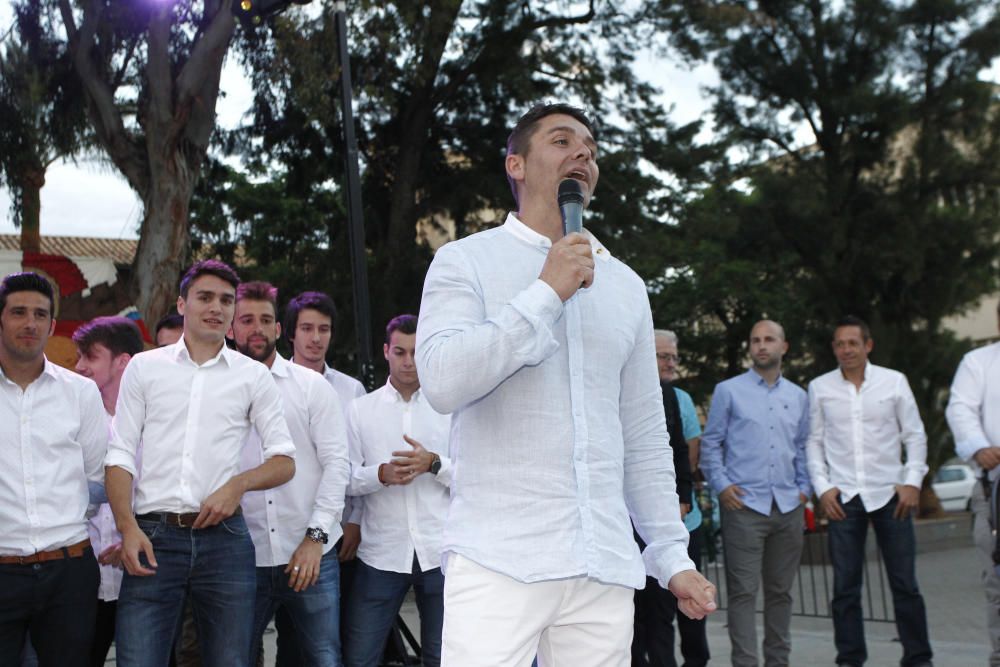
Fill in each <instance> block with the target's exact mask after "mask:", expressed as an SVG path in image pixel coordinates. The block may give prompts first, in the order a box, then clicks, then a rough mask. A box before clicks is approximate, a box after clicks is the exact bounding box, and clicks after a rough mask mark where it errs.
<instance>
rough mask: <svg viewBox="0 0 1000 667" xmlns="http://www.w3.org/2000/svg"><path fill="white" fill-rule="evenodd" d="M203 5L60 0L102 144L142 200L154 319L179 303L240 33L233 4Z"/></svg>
mask: <svg viewBox="0 0 1000 667" xmlns="http://www.w3.org/2000/svg"><path fill="white" fill-rule="evenodd" d="M195 4H196V3H194V2H193V1H187V0H179V1H177V2H118V1H117V0H83V1H82V2H80V3H79V5H78V6H77V7H76V8H74V6H73V4H72V3H71V2H70V0H59V8H60V13H61V15H62V19H63V24H64V26H65V29H66V33H67V35H68V38H69V49H70V51H71V53H72V55H73V62H74V65H75V68H76V71H77V73H78V75H79V77H80V81H81V84H82V87H83V91H84V98H85V100H86V111H87V115H88V117H89V119H90V122H91V124H92V126H93V129H94V136H95V139H96V142H97V143H98V145H99V146H100V147H101V148H102V149H103V150H104V151H105V152H106V153H107V155H108V158H109V159H110V160H111V162H112V163H113V164H114V165H115V167H117V169H118V170H119V171H120V172H121V173H122V175H123V176H124V177H125V180H126V181H127V182H128V184H129V185H130V186H131V187H132V189H133V190H135V192H136V193H137V194H138V196H139V197H140V199H141V200H142V202H143V220H142V224H141V227H140V233H139V247H138V250H137V252H136V257H135V263H134V266H133V271H132V279H133V292H134V296H135V299H136V306H137V307H138V308H139V310H140V312H142V313H143V315H144V317H145V318H146V320H147V321H156V320H157V319H158V318H159V317H160V316H161V315H163V314H165V313H166V312H167V311H168V309H169V308H170V307H171V306H172V305H173V303H174V301H175V299H176V284H177V279H178V276H179V274H180V270H181V267H182V266H183V265H184V263H185V261H186V259H187V257H188V252H189V239H190V234H189V221H188V213H189V206H190V200H191V196H192V193H193V191H194V188H195V185H196V183H197V181H198V177H199V173H200V169H201V166H202V162H203V161H204V159H205V155H206V152H207V150H208V146H209V140H210V138H211V136H212V133H213V131H214V130H215V104H216V100H217V98H218V95H219V78H220V74H221V71H222V64H223V60H224V58H225V56H226V52H227V49H228V47H229V42H230V40H231V37H232V34H233V16H232V13H231V12H230V7H229V2H228V1H227V0H204V1H203V2H201V3H198V4H200V5H201V10H200V11H197V10H196V8H195Z"/></svg>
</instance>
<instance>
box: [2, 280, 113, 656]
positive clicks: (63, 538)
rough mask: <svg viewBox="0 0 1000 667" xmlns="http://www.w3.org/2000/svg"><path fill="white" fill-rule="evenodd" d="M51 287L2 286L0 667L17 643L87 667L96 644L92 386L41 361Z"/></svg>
mask: <svg viewBox="0 0 1000 667" xmlns="http://www.w3.org/2000/svg"><path fill="white" fill-rule="evenodd" d="M55 326H56V321H55V317H54V298H53V290H52V286H51V285H50V284H49V282H48V281H47V280H46V279H45V278H43V277H42V276H40V275H38V274H36V273H30V272H25V273H13V274H10V275H8V276H7V277H5V278H4V279H3V282H2V283H0V424H3V429H4V434H3V438H2V440H0V442H2V446H3V452H4V463H3V465H2V466H0V526H2V529H0V590H2V591H3V594H2V595H0V664H4V665H17V664H20V657H21V650H22V648H23V647H24V643H25V638H26V637H27V638H29V639H30V641H31V644H32V646H33V647H34V649H35V651H36V653H37V655H38V661H39V664H40V665H41V667H57V666H58V667H67V666H68V667H86V666H88V665H89V664H90V650H91V645H92V642H93V638H94V625H95V617H96V610H97V588H98V584H99V582H100V574H99V572H98V566H97V560H96V559H95V558H94V551H93V548H92V547H91V545H90V538H89V537H88V536H87V520H86V513H87V508H88V505H89V503H90V493H89V491H88V486H89V484H99V483H100V482H101V480H102V477H103V475H102V472H103V471H102V467H101V464H102V463H103V460H104V454H105V451H106V450H107V444H108V429H107V421H106V418H105V415H104V410H103V409H102V407H101V396H100V394H99V393H98V391H97V387H96V385H94V383H93V382H91V381H90V380H88V379H86V378H84V377H81V376H80V375H77V374H76V373H73V372H71V371H68V370H66V369H64V368H61V367H59V366H56V365H55V364H53V363H51V362H50V361H49V360H48V359H46V358H45V344H46V343H47V342H48V340H49V337H50V336H51V335H52V333H53V332H54V331H55Z"/></svg>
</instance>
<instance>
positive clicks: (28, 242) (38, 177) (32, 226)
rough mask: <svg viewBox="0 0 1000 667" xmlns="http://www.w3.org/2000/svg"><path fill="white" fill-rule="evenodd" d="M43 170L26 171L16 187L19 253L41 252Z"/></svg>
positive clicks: (42, 168) (41, 168)
mask: <svg viewBox="0 0 1000 667" xmlns="http://www.w3.org/2000/svg"><path fill="white" fill-rule="evenodd" d="M43 185H45V168H44V167H40V168H35V169H29V170H26V172H25V173H24V175H23V176H22V178H21V182H20V184H19V185H18V187H19V188H20V190H21V252H41V251H42V235H41V224H40V220H41V213H42V186H43Z"/></svg>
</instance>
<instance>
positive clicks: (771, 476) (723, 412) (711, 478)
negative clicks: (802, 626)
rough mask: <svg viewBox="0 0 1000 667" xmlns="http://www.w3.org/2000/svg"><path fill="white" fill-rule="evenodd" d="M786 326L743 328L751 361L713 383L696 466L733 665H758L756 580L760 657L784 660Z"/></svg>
mask: <svg viewBox="0 0 1000 667" xmlns="http://www.w3.org/2000/svg"><path fill="white" fill-rule="evenodd" d="M787 351H788V343H787V342H786V341H785V331H784V329H782V327H781V325H780V324H778V323H777V322H772V321H770V320H762V321H760V322H758V323H757V324H755V325H754V327H753V329H752V330H751V332H750V358H751V361H752V363H753V366H752V368H750V370H748V371H747V372H746V373H744V374H742V375H739V376H737V377H734V378H731V379H729V380H726V381H725V382H721V383H719V384H718V385H717V386H716V388H715V394H714V395H713V397H712V408H711V410H710V411H709V413H708V423H707V424H706V425H705V433H704V434H703V435H702V438H701V469H702V472H704V473H705V477H706V478H707V479H708V482H709V484H711V485H712V488H713V489H714V490H715V492H716V493H718V494H719V501H720V503H721V505H722V539H723V544H724V549H725V563H726V585H727V587H728V590H729V612H728V613H729V617H728V620H729V639H730V642H731V643H732V664H733V665H734V667H744V666H756V665H757V630H756V625H755V618H754V607H755V602H756V597H757V587H758V582H759V581H760V579H761V578H763V580H764V663H765V664H766V665H768V666H770V665H788V664H789V662H788V655H789V652H790V648H791V637H790V630H789V626H790V623H791V616H792V595H791V588H792V583H793V581H794V580H795V573H796V571H797V570H798V565H799V559H800V557H801V555H802V544H803V534H802V528H803V503H805V501H806V500H807V499H808V497H809V494H810V493H811V492H812V491H811V488H810V485H809V474H808V471H807V468H806V452H805V443H806V439H807V438H808V436H809V401H808V398H807V396H806V392H805V391H803V389H802V388H801V387H799V386H797V385H795V384H793V383H791V382H789V381H788V380H786V379H784V378H783V377H781V359H782V357H783V356H784V354H785V353H786V352H787Z"/></svg>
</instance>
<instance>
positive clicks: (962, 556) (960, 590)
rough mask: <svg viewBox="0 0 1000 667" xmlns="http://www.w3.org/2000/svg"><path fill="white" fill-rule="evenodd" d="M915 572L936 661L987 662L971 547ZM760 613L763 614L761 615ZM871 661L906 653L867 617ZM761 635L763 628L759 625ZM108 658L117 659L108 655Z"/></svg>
mask: <svg viewBox="0 0 1000 667" xmlns="http://www.w3.org/2000/svg"><path fill="white" fill-rule="evenodd" d="M917 570H918V572H917V575H918V578H919V581H920V587H921V589H922V590H923V593H924V599H925V601H926V603H927V614H928V622H929V624H930V631H931V641H932V645H933V648H934V653H935V656H934V664H935V665H936V666H937V667H976V666H979V665H986V664H987V659H986V657H987V653H988V649H987V644H986V629H985V628H986V617H985V611H984V606H983V595H982V590H981V588H980V585H979V576H978V571H979V566H978V564H977V561H976V554H975V552H974V550H973V549H972V548H971V547H967V546H962V547H960V548H955V549H950V550H947V551H938V552H933V553H927V554H920V555H919V556H918V558H917ZM402 613H403V617H404V619H405V620H406V622H407V624H408V625H409V626H410V628H411V629H412V630H413V631H414V633H417V634H418V636H419V633H418V628H419V619H418V617H417V611H416V605H415V604H414V603H413V601H412V599H408V600H407V601H406V603H405V604H404V608H403V612H402ZM758 618H759V617H758ZM866 633H867V637H868V654H869V659H868V663H867V664H868V665H870V666H871V667H893V666H894V665H898V664H899V658H900V656H901V654H902V649H901V648H900V645H899V642H898V640H897V639H896V631H895V626H894V625H893V624H891V623H884V622H882V623H868V624H867V625H866ZM758 634H759V637H760V638H761V639H762V638H763V631H762V630H761V629H759V628H758ZM708 637H709V644H710V646H711V651H712V664H714V665H728V664H729V639H728V636H727V633H726V618H725V612H718V613H717V614H715V615H713V616H712V617H711V618H710V620H709V624H708ZM265 655H266V659H265V664H266V665H272V664H274V633H273V631H272V632H269V633H268V634H267V635H265ZM834 656H835V651H834V646H833V626H832V623H831V621H830V619H829V618H805V617H800V616H796V617H794V618H793V620H792V660H791V662H792V664H793V665H797V666H805V667H820V666H824V665H833V659H834ZM108 664H114V660H113V659H111V660H109V662H108Z"/></svg>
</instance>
